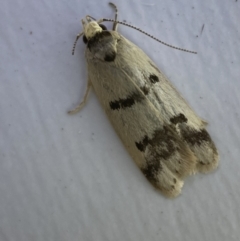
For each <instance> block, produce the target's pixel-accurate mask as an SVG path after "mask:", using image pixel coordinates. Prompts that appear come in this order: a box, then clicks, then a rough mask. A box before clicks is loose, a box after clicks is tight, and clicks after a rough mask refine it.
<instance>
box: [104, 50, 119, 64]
mask: <svg viewBox="0 0 240 241" xmlns="http://www.w3.org/2000/svg"><path fill="white" fill-rule="evenodd" d="M116 55H117V53H116V52H114V51H111V52H109V53H106V55H105V57H104V60H105V61H107V62H112V61H114V59H115V58H116Z"/></svg>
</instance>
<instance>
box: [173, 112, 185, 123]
mask: <svg viewBox="0 0 240 241" xmlns="http://www.w3.org/2000/svg"><path fill="white" fill-rule="evenodd" d="M170 121H171V122H172V123H173V124H174V125H176V124H179V123H184V122H185V123H187V121H188V119H187V118H186V117H185V115H183V114H182V113H180V114H179V115H176V116H174V117H172V118H171V119H170Z"/></svg>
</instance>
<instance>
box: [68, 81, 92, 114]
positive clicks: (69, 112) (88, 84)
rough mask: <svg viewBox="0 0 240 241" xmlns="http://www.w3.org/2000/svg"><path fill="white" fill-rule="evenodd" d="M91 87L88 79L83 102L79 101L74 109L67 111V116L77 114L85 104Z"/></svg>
mask: <svg viewBox="0 0 240 241" xmlns="http://www.w3.org/2000/svg"><path fill="white" fill-rule="evenodd" d="M91 86H92V83H91V81H90V79H88V82H87V89H86V91H85V94H84V97H83V101H81V103H80V104H79V105H78V106H77V107H76V108H75V109H73V110H70V111H68V114H70V115H72V114H76V113H77V112H79V111H80V110H81V109H82V107H83V106H84V105H85V104H86V101H87V98H88V95H89V91H90V89H91Z"/></svg>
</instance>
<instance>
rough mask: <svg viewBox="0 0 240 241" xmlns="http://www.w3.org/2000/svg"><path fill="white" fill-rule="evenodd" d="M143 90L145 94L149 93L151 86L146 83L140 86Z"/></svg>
mask: <svg viewBox="0 0 240 241" xmlns="http://www.w3.org/2000/svg"><path fill="white" fill-rule="evenodd" d="M140 89H141V91H142V92H143V93H144V95H148V93H149V88H148V87H147V86H146V85H145V86H142V87H140Z"/></svg>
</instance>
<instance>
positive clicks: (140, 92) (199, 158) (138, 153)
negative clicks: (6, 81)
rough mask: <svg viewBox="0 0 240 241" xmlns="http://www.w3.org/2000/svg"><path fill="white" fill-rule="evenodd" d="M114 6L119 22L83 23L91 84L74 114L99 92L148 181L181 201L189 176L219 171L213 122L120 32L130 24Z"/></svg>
mask: <svg viewBox="0 0 240 241" xmlns="http://www.w3.org/2000/svg"><path fill="white" fill-rule="evenodd" d="M110 5H111V6H113V7H114V8H115V11H116V13H115V20H111V19H100V20H98V21H97V20H95V19H94V18H92V17H90V16H86V20H85V21H84V20H82V24H83V32H81V33H80V34H78V36H77V39H76V42H77V40H78V39H79V37H80V36H82V35H83V40H84V42H85V43H86V51H85V57H86V60H87V68H88V84H87V90H86V92H85V95H84V98H83V101H82V102H81V103H80V104H79V105H78V106H77V107H76V108H75V109H74V110H72V111H69V113H70V114H73V113H76V112H78V111H79V110H80V109H81V108H82V107H83V106H84V104H85V102H86V99H87V96H88V93H89V90H90V88H91V87H93V88H94V90H95V93H96V95H97V97H98V99H99V101H100V102H101V105H102V106H103V108H104V110H105V112H106V114H107V116H108V118H109V120H110V122H111V123H112V125H113V127H114V129H115V131H116V132H117V134H118V135H119V137H120V138H121V140H122V142H123V144H124V145H125V147H126V149H127V150H128V152H129V153H130V155H131V156H132V158H133V160H134V161H135V162H136V164H137V166H138V167H139V168H140V170H141V171H142V173H143V174H144V175H145V177H146V178H147V179H148V180H149V181H150V183H152V185H153V186H154V187H156V188H157V189H159V190H160V191H161V192H162V193H163V194H164V195H166V196H167V197H176V196H178V195H179V194H180V192H181V188H182V186H183V179H184V177H186V176H188V175H191V174H193V173H195V172H198V171H199V172H203V173H206V172H208V171H211V170H213V169H215V168H216V167H217V165H218V152H217V149H216V147H215V145H214V143H213V141H212V139H211V137H210V136H209V134H208V132H207V131H206V129H205V127H206V125H207V123H206V122H205V121H203V120H202V119H201V118H199V117H198V116H197V114H195V112H194V111H193V110H192V109H191V108H190V107H189V105H188V104H187V103H186V101H185V100H184V99H183V98H182V97H181V95H180V94H179V93H178V92H177V91H176V89H175V88H174V87H173V86H172V84H171V83H170V82H169V81H168V80H167V78H166V77H165V76H164V75H163V74H162V72H161V71H160V70H159V69H158V68H157V66H156V65H155V64H154V63H153V61H152V60H151V59H150V58H149V57H148V56H147V55H146V54H145V53H144V52H143V51H142V50H141V49H140V48H139V47H137V46H136V45H135V44H133V43H132V42H130V41H129V40H128V39H126V38H124V37H123V36H122V35H120V34H119V33H118V32H117V23H120V24H123V25H127V26H130V25H128V24H126V23H124V22H120V21H117V8H116V6H115V5H114V4H112V3H110ZM103 21H112V22H113V30H112V31H109V30H107V29H106V27H105V26H104V25H102V24H100V23H101V22H103ZM130 27H132V28H135V27H133V26H130ZM135 29H137V28H135ZM137 30H139V29H137ZM139 31H141V32H143V31H142V30H139ZM143 33H145V32H143ZM145 34H147V33H145ZM147 35H148V36H150V35H149V34H147ZM150 37H152V36H150ZM152 38H154V37H152ZM154 39H155V40H157V41H159V42H161V41H160V40H158V39H156V38H154ZM76 42H75V43H74V48H73V53H74V49H75V46H76ZM164 44H165V43H164ZM166 45H167V44H166ZM168 46H170V45H168ZM170 47H173V46H170ZM173 48H176V47H173ZM177 49H179V48H177ZM180 50H183V51H187V52H192V51H188V50H184V49H180ZM193 53H194V52H193Z"/></svg>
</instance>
